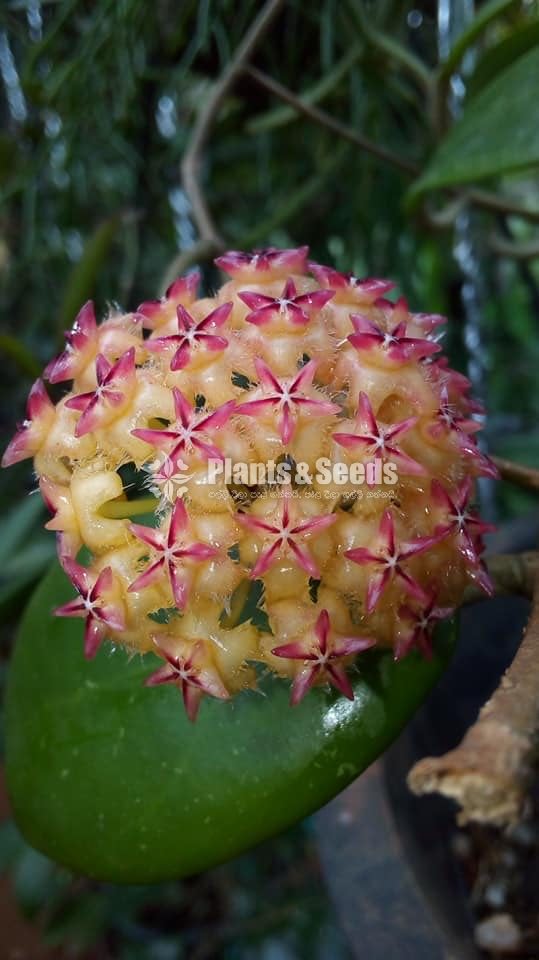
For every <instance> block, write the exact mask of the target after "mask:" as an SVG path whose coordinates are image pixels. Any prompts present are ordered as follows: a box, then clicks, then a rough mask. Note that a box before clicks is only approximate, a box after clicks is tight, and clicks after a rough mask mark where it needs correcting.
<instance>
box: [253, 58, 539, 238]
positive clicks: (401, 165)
mask: <svg viewBox="0 0 539 960" xmlns="http://www.w3.org/2000/svg"><path fill="white" fill-rule="evenodd" d="M245 72H246V73H248V74H249V75H250V76H251V77H252V78H253V80H256V81H257V83H259V84H260V85H261V86H263V87H265V88H266V90H269V92H270V93H273V94H274V96H276V97H278V98H279V99H280V100H282V101H283V102H284V103H288V104H289V105H290V106H291V107H292V108H293V109H294V110H295V111H296V112H297V113H301V114H303V115H304V116H306V117H308V118H309V119H310V120H312V121H313V122H314V123H317V124H318V125H319V126H321V127H325V128H326V130H330V131H331V132H332V133H335V134H337V136H338V137H342V139H343V140H348V141H349V142H350V143H353V144H355V145H356V146H358V147H360V148H361V149H362V150H365V151H366V152H367V153H370V154H372V155H373V156H374V157H378V159H379V160H383V161H385V162H386V163H389V164H391V166H393V167H396V168H398V169H399V170H402V171H404V173H408V174H410V175H411V176H414V177H415V176H418V175H419V173H420V172H421V169H420V167H419V166H418V165H417V164H416V163H414V161H413V160H407V159H405V158H403V157H400V156H398V154H396V153H393V152H392V151H391V150H387V149H386V147H383V146H381V144H379V143H376V142H375V141H373V140H370V139H369V138H368V137H365V136H364V135H363V134H361V133H358V131H357V130H354V129H353V127H349V126H347V125H346V124H345V123H342V122H341V121H340V120H336V119H335V118H334V117H332V116H331V115H330V114H329V113H326V112H325V111H324V110H320V108H319V107H316V106H315V105H314V104H312V103H307V102H306V101H305V100H303V99H302V98H301V97H298V95H297V94H295V93H294V92H293V91H292V90H289V89H288V87H285V86H283V84H282V83H279V81H278V80H275V79H274V78H273V77H270V76H268V74H266V73H263V71H262V70H258V69H257V68H256V67H253V66H246V67H245ZM466 202H469V203H473V204H475V205H476V206H478V207H481V208H482V209H484V210H491V211H493V212H496V213H505V214H507V215H511V216H518V217H522V218H523V219H525V220H530V221H531V222H532V223H539V210H530V209H529V208H528V207H524V206H522V205H521V204H518V203H515V202H513V201H511V200H509V199H508V198H507V197H503V196H500V195H498V194H494V193H489V192H488V191H487V190H480V189H466V188H463V189H462V190H461V191H459V193H458V196H457V197H456V198H455V199H454V200H452V201H451V203H450V205H449V206H448V207H447V208H446V212H447V213H448V214H449V213H450V214H451V216H450V217H448V216H443V215H442V216H441V217H440V218H438V216H437V215H436V214H434V216H432V217H431V219H432V223H433V225H434V226H436V227H442V228H446V227H448V226H450V225H451V223H452V222H453V220H454V216H455V215H456V213H457V212H458V210H460V209H461V207H462V204H463V203H466ZM438 221H439V222H438Z"/></svg>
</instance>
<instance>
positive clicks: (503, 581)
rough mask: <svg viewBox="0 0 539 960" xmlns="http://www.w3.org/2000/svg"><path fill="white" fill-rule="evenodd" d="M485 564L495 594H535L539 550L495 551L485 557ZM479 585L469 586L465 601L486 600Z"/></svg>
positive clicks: (538, 569)
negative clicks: (522, 551) (521, 551)
mask: <svg viewBox="0 0 539 960" xmlns="http://www.w3.org/2000/svg"><path fill="white" fill-rule="evenodd" d="M485 565H486V567H487V570H488V572H489V574H490V578H491V580H492V582H493V584H494V593H495V596H497V597H499V596H515V594H516V595H520V596H523V597H528V598H529V599H531V598H532V596H533V591H534V586H535V582H536V580H537V577H538V575H539V552H537V551H533V550H530V551H527V552H526V553H493V554H492V555H491V556H487V557H486V559H485ZM485 599H486V597H485V594H484V592H483V591H482V590H480V589H479V587H469V588H468V589H467V590H466V592H465V594H464V603H474V602H475V601H476V600H485Z"/></svg>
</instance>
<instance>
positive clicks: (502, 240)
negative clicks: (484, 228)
mask: <svg viewBox="0 0 539 960" xmlns="http://www.w3.org/2000/svg"><path fill="white" fill-rule="evenodd" d="M488 245H489V247H490V249H491V250H492V251H493V252H494V253H497V254H498V256H499V257H511V259H512V260H536V259H537V258H538V257H539V237H537V236H536V237H534V238H533V240H521V241H519V240H508V239H507V238H506V237H502V236H500V234H499V233H497V232H494V233H491V235H490V236H489V237H488Z"/></svg>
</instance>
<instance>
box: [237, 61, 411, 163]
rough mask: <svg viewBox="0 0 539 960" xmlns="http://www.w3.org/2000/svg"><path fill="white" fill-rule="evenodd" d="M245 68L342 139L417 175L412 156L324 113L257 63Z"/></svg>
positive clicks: (258, 81) (269, 88)
mask: <svg viewBox="0 0 539 960" xmlns="http://www.w3.org/2000/svg"><path fill="white" fill-rule="evenodd" d="M245 72H246V73H248V74H249V76H251V77H253V79H254V80H256V81H257V83H259V84H260V85H261V86H262V87H265V88H266V90H269V91H270V93H273V94H274V96H276V97H279V99H280V100H283V101H284V102H285V103H289V104H290V106H291V107H294V109H295V110H296V112H297V113H302V114H303V115H304V116H306V117H308V118H309V119H310V120H313V121H314V122H315V123H318V124H319V126H322V127H325V128H326V130H330V131H331V132H332V133H335V134H337V136H338V137H342V139H343V140H348V141H349V142H350V143H353V144H355V146H357V147H359V148H360V149H361V150H365V151H366V152H367V153H371V154H372V155H373V156H374V157H378V159H379V160H384V161H385V162H386V163H390V164H391V165H392V166H393V167H397V168H398V169H399V170H402V171H404V173H408V174H412V175H413V176H415V175H416V174H418V173H419V172H420V171H419V168H418V167H417V166H416V164H415V163H414V162H413V161H412V160H406V159H404V158H403V157H400V156H399V155H398V154H396V153H393V152H392V151H391V150H387V149H386V147H383V146H381V145H380V144H378V143H375V142H374V141H373V140H369V138H368V137H365V136H364V135H363V134H361V133H358V131H357V130H354V129H353V128H352V127H348V126H347V125H346V124H345V123H341V121H340V120H336V119H335V118H334V117H332V116H331V115H330V114H329V113H325V111H324V110H320V108H319V107H316V106H314V104H312V103H306V102H305V101H304V100H302V99H301V98H300V97H298V96H296V94H295V93H293V92H292V91H291V90H289V89H288V88H287V87H284V86H283V85H282V84H281V83H279V82H278V80H274V79H273V77H270V76H268V74H266V73H263V72H262V71H261V70H258V69H257V68H256V67H251V66H247V67H245Z"/></svg>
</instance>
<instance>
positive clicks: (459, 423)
mask: <svg viewBox="0 0 539 960" xmlns="http://www.w3.org/2000/svg"><path fill="white" fill-rule="evenodd" d="M434 416H435V422H434V423H433V424H432V426H431V427H430V434H431V436H433V437H439V436H440V435H441V434H442V433H443V434H445V435H447V433H448V432H451V431H456V432H457V433H458V432H460V433H465V434H472V433H477V431H478V430H481V424H480V423H479V422H478V421H477V420H472V419H471V418H468V417H465V416H463V415H462V413H460V411H459V410H458V408H457V405H456V404H455V403H451V401H450V399H449V390H448V388H447V385H446V384H443V386H442V387H441V388H440V405H439V407H438V410H437V411H436V413H435V415H434Z"/></svg>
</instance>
